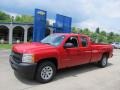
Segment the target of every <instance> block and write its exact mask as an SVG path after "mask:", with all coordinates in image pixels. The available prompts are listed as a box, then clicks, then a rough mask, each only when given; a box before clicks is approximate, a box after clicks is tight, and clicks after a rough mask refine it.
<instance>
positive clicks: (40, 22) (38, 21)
mask: <svg viewBox="0 0 120 90" xmlns="http://www.w3.org/2000/svg"><path fill="white" fill-rule="evenodd" d="M46 15H47V12H46V11H44V10H40V9H35V16H34V30H33V41H34V42H40V41H41V40H42V39H43V38H44V37H45V32H46Z"/></svg>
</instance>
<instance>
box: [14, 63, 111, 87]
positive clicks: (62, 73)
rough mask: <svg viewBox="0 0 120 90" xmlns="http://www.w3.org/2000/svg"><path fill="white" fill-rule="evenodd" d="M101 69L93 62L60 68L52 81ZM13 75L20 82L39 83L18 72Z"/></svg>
mask: <svg viewBox="0 0 120 90" xmlns="http://www.w3.org/2000/svg"><path fill="white" fill-rule="evenodd" d="M112 65H113V64H111V63H108V66H107V67H106V68H108V67H110V66H112ZM98 69H101V68H99V67H97V66H96V65H94V64H85V65H80V66H75V67H72V68H67V69H62V70H59V71H58V72H57V74H56V76H55V78H54V80H53V81H52V82H55V81H57V80H60V79H64V78H68V77H71V76H72V77H77V75H78V74H83V73H87V72H91V71H95V70H98ZM14 74H15V77H16V78H17V79H18V80H19V81H20V82H22V83H24V84H27V85H41V84H40V83H38V82H36V81H35V80H32V79H28V78H26V77H23V76H21V75H19V74H18V73H16V72H14Z"/></svg>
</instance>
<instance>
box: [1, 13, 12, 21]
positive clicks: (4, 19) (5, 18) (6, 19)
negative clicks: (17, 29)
mask: <svg viewBox="0 0 120 90" xmlns="http://www.w3.org/2000/svg"><path fill="white" fill-rule="evenodd" d="M10 20H11V17H10V15H8V14H6V13H4V12H2V11H0V21H1V22H10Z"/></svg>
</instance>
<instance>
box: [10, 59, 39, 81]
mask: <svg viewBox="0 0 120 90" xmlns="http://www.w3.org/2000/svg"><path fill="white" fill-rule="evenodd" d="M9 61H10V64H11V67H12V68H13V69H14V70H15V71H16V72H17V73H19V74H21V75H23V76H25V77H28V78H31V79H33V78H34V75H35V72H36V67H37V64H36V63H34V64H28V63H16V62H15V61H14V60H13V59H12V57H10V58H9Z"/></svg>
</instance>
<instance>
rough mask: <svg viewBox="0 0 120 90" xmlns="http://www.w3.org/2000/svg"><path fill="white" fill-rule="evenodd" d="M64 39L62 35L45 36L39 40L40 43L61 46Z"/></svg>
mask: <svg viewBox="0 0 120 90" xmlns="http://www.w3.org/2000/svg"><path fill="white" fill-rule="evenodd" d="M64 38H65V36H64V35H58V34H51V35H49V36H47V37H46V38H44V39H43V40H41V43H45V44H50V45H54V46H58V45H60V44H61V42H62V41H63V39H64Z"/></svg>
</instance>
